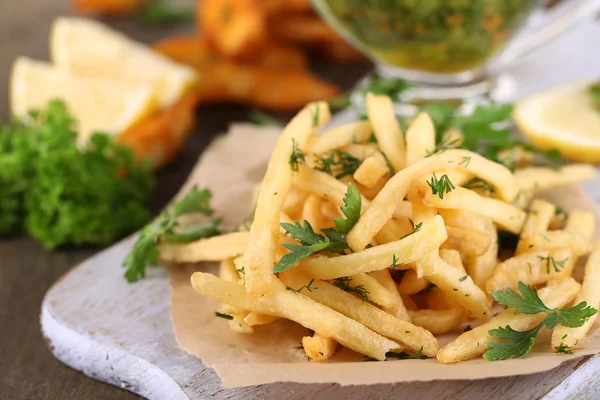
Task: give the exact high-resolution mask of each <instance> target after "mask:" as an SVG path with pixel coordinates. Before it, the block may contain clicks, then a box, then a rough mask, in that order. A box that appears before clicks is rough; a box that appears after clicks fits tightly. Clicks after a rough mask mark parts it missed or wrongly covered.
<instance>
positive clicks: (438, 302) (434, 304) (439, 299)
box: [425, 286, 461, 310]
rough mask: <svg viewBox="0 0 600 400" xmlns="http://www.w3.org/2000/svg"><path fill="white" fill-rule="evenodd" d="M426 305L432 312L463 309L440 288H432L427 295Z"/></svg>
mask: <svg viewBox="0 0 600 400" xmlns="http://www.w3.org/2000/svg"><path fill="white" fill-rule="evenodd" d="M425 303H426V305H427V308H428V309H431V310H449V309H451V308H461V307H460V305H459V304H458V303H457V302H456V301H454V300H453V299H452V298H450V297H448V295H447V294H446V293H444V291H443V290H442V289H440V288H439V287H435V286H432V287H430V288H429V289H427V292H426V293H425Z"/></svg>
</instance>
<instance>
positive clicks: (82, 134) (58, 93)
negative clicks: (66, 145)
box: [10, 57, 157, 141]
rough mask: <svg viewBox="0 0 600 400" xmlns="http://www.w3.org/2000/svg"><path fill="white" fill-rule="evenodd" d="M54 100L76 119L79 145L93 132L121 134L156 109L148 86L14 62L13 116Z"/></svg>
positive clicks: (31, 62) (29, 61)
mask: <svg viewBox="0 0 600 400" xmlns="http://www.w3.org/2000/svg"><path fill="white" fill-rule="evenodd" d="M53 99H60V100H63V101H64V102H65V104H66V105H67V107H68V109H69V110H70V112H71V114H72V115H74V116H75V117H76V119H77V121H78V126H77V129H78V133H79V139H80V140H82V141H85V140H86V139H88V138H89V137H90V135H91V134H92V133H93V132H95V131H102V132H106V133H113V134H116V133H120V132H122V131H124V130H125V129H127V128H128V127H130V126H131V125H132V124H134V123H135V122H137V121H139V120H140V119H142V118H144V117H146V116H148V115H149V114H151V113H152V112H154V111H155V110H156V108H157V104H156V103H157V102H156V99H155V97H154V92H153V90H152V87H151V86H149V85H139V84H133V83H127V82H121V81H115V80H110V79H106V78H96V77H92V78H90V77H78V76H73V75H70V74H69V73H68V72H66V71H63V70H60V69H58V68H56V67H54V66H52V65H51V64H49V63H46V62H43V61H35V60H32V59H30V58H27V57H21V58H19V59H17V60H16V61H15V63H14V65H13V69H12V77H11V96H10V103H11V109H12V112H13V114H16V115H18V116H24V115H26V114H27V112H28V111H29V110H31V109H40V108H44V107H46V106H47V104H48V102H49V101H50V100H53Z"/></svg>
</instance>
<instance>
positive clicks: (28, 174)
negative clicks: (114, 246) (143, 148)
mask: <svg viewBox="0 0 600 400" xmlns="http://www.w3.org/2000/svg"><path fill="white" fill-rule="evenodd" d="M75 124H76V121H75V119H74V118H73V117H72V116H71V115H70V113H69V110H68V109H67V107H66V106H65V104H64V103H63V102H61V101H59V100H53V101H50V102H49V103H48V105H47V106H46V107H45V108H43V109H40V110H34V111H30V112H29V115H28V117H25V118H17V117H15V118H14V119H13V123H12V124H11V125H8V124H7V125H1V124H0V235H11V234H16V233H21V232H28V233H29V234H30V235H31V236H33V237H34V238H36V239H37V240H39V241H40V242H41V243H43V245H44V246H45V247H47V248H55V247H59V246H63V245H76V246H80V245H90V244H91V245H108V244H110V243H113V242H114V241H116V240H118V239H120V238H122V237H123V236H125V235H128V234H130V233H131V232H134V231H135V230H137V229H139V228H140V227H141V226H143V225H144V224H145V223H146V222H147V221H148V220H149V219H150V213H149V211H148V209H147V206H146V204H147V202H148V199H149V196H150V193H151V191H152V188H153V185H154V178H153V177H152V174H151V172H150V169H149V165H148V164H147V163H142V164H140V163H137V162H136V161H135V160H134V157H133V153H132V152H131V150H130V149H129V148H127V147H124V146H122V145H120V144H119V143H117V142H116V141H115V139H114V137H113V136H111V135H107V134H103V133H96V134H94V135H93V136H92V137H91V139H90V142H89V143H88V145H87V146H86V147H85V148H82V147H80V146H79V145H78V143H77V132H76V130H75Z"/></svg>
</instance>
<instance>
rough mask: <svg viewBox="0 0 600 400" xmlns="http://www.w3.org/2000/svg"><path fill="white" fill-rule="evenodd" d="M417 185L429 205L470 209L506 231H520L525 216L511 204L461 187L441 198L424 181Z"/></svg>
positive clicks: (424, 200)
mask: <svg viewBox="0 0 600 400" xmlns="http://www.w3.org/2000/svg"><path fill="white" fill-rule="evenodd" d="M417 187H418V190H419V194H420V195H421V196H422V197H423V202H424V203H425V204H427V205H429V206H431V207H437V208H451V209H460V210H467V211H471V212H473V213H474V214H477V215H479V216H481V217H484V218H490V219H491V220H493V221H494V222H495V223H497V224H498V225H500V226H501V227H503V228H504V229H506V230H507V231H509V232H512V233H515V234H518V233H520V232H521V228H522V227H523V223H524V222H525V217H526V216H527V214H526V213H525V211H523V210H521V209H520V208H518V207H515V206H513V205H512V204H509V203H505V202H504V201H501V200H497V199H492V198H488V197H484V196H481V195H479V194H477V193H475V192H474V191H472V190H468V189H464V188H461V187H456V188H455V189H452V191H451V192H450V193H446V194H444V198H443V199H442V198H440V197H439V196H438V195H437V194H433V193H432V190H431V188H430V187H429V186H428V185H427V183H426V182H422V183H419V184H418V186H417ZM486 250H487V249H486Z"/></svg>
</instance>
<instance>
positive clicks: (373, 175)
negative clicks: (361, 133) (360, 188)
mask: <svg viewBox="0 0 600 400" xmlns="http://www.w3.org/2000/svg"><path fill="white" fill-rule="evenodd" d="M387 173H388V167H387V165H385V162H382V161H381V160H380V159H378V158H377V157H373V156H370V157H367V158H365V160H364V161H363V162H362V164H360V167H358V169H357V170H356V171H355V172H354V175H353V178H354V179H356V181H357V182H358V183H360V184H361V185H364V186H366V187H368V188H372V187H373V186H375V184H376V183H377V182H379V180H380V179H381V178H383V177H384V176H385V175H386V174H387Z"/></svg>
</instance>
